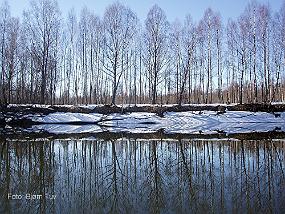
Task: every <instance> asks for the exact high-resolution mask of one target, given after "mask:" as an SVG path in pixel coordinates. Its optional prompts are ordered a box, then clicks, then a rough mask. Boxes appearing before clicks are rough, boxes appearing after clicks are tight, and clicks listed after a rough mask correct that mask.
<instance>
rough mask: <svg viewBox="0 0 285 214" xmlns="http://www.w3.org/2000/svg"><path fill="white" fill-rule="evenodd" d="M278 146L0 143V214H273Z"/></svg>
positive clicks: (283, 160)
mask: <svg viewBox="0 0 285 214" xmlns="http://www.w3.org/2000/svg"><path fill="white" fill-rule="evenodd" d="M284 144H285V141H283V140H242V141H239V140H221V139H216V140H215V139H213V140H198V139H196V140H194V139H182V140H175V139H153V140H144V139H127V138H123V139H114V140H110V141H104V140H100V139H98V140H94V139H92V140H91V139H89V140H88V139H76V140H48V139H36V140H27V141H20V140H17V139H14V140H11V139H10V140H8V139H2V140H1V142H0V149H1V150H0V152H1V153H0V167H1V170H0V181H1V186H0V194H1V200H0V213H6V212H7V213H12V212H16V213H30V212H31V213H36V212H41V213H54V212H56V211H60V212H61V213H71V212H83V211H84V212H88V213H90V212H92V213H109V212H111V213H147V212H148V213H186V212H187V213H189V212H203V213H204V212H206V213H207V212H216V213H221V212H224V213H226V212H234V213H240V212H266V213H268V212H277V213H278V212H281V211H282V210H285V191H284V190H285V177H284V176H285V173H284V165H285V157H284ZM8 193H12V194H18V195H23V199H21V200H11V199H8V197H7V196H8ZM25 194H34V195H43V196H44V195H47V197H42V198H41V199H37V200H26V199H24V196H25ZM51 195H56V199H55V200H51V199H50V198H49V197H48V196H51Z"/></svg>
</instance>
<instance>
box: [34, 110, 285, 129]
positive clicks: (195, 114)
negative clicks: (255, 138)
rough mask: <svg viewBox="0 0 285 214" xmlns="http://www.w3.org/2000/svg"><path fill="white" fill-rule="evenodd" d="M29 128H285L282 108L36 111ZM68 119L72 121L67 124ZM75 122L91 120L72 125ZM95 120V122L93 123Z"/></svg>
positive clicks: (284, 113)
mask: <svg viewBox="0 0 285 214" xmlns="http://www.w3.org/2000/svg"><path fill="white" fill-rule="evenodd" d="M32 120H33V121H36V122H40V123H42V124H41V125H34V126H33V127H32V129H31V130H33V131H38V130H43V131H47V132H49V133H55V134H60V133H98V132H103V131H110V132H129V133H150V132H156V131H159V130H164V132H165V133H183V134H199V133H200V134H213V133H249V132H267V131H273V130H278V131H285V112H282V113H275V114H271V113H266V112H245V111H227V112H226V113H224V114H217V112H215V111H202V112H200V111H191V112H166V113H165V114H164V116H163V117H159V116H157V115H156V114H154V113H146V112H136V113H128V114H117V113H116V114H110V115H102V114H97V113H92V114H83V113H52V114H49V115H46V116H39V115H35V116H33V117H32ZM68 123H71V124H68ZM74 123H90V124H85V125H77V124H76V125H74ZM92 123H94V124H92Z"/></svg>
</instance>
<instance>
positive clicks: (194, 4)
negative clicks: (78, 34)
mask: <svg viewBox="0 0 285 214" xmlns="http://www.w3.org/2000/svg"><path fill="white" fill-rule="evenodd" d="M0 1H1V2H3V1H4V0H0ZM7 1H8V3H9V5H10V7H11V13H12V16H17V17H21V16H22V12H23V10H24V9H27V8H28V7H29V6H30V0H7ZM283 1H284V0H271V1H269V0H258V2H260V3H264V4H270V6H271V9H272V11H278V10H279V8H280V7H281V5H282V2H283ZM113 2H115V1H114V0H104V1H102V0H101V1H100V0H58V4H59V8H60V10H61V12H62V15H63V18H65V17H66V16H67V13H68V11H69V10H70V9H71V8H74V9H75V11H76V12H77V14H80V10H81V9H82V8H83V7H84V6H87V8H89V9H90V10H92V11H94V12H95V14H97V15H99V16H102V15H103V14H104V11H105V8H106V6H108V5H110V4H111V3H113ZM119 2H121V3H123V4H124V5H126V6H128V7H130V8H131V9H132V10H133V11H134V12H135V13H136V14H137V16H138V17H139V19H140V21H141V22H143V21H144V20H145V18H146V15H147V13H148V11H149V9H150V8H151V7H152V6H153V5H154V4H158V5H159V6H160V7H161V8H162V9H163V10H164V11H165V13H166V15H167V18H168V20H169V21H170V22H172V21H174V20H175V19H176V18H178V19H180V20H181V21H182V20H183V19H184V17H185V16H186V14H191V16H192V17H193V19H194V21H198V20H199V19H200V18H201V17H202V16H203V13H204V11H205V9H206V8H208V7H211V8H212V9H213V10H215V11H219V12H220V14H221V16H222V18H223V19H224V21H225V20H227V19H228V18H236V17H238V16H239V15H240V14H241V13H242V11H243V10H244V8H245V6H246V5H247V3H249V2H250V0H120V1H119Z"/></svg>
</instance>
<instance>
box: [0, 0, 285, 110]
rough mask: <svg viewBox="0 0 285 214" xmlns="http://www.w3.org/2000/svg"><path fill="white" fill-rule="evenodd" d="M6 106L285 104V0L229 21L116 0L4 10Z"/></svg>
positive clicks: (0, 49)
mask: <svg viewBox="0 0 285 214" xmlns="http://www.w3.org/2000/svg"><path fill="white" fill-rule="evenodd" d="M0 66H1V68H0V77H1V78H0V104H1V105H7V104H12V103H13V104H25V103H29V104H33V103H39V104H50V105H54V104H73V105H78V104H112V105H116V104H179V105H181V104H193V103H202V104H211V103H271V102H284V99H285V97H284V95H285V73H284V72H285V1H284V2H283V5H282V7H281V8H280V9H279V11H272V10H271V8H270V4H261V3H259V2H256V1H251V2H250V3H249V4H248V5H245V8H244V11H243V12H242V14H240V16H239V17H237V18H236V19H229V20H226V21H224V19H223V18H222V14H220V13H219V11H214V10H212V9H211V8H208V9H206V10H205V11H204V14H203V16H202V18H201V20H199V21H197V22H196V21H193V19H192V18H191V14H189V15H187V16H186V17H185V19H184V20H178V19H176V20H175V21H174V22H172V23H171V22H169V21H168V19H167V16H166V14H165V12H164V11H163V9H161V8H160V7H159V6H158V5H154V6H153V7H151V8H150V9H149V12H148V14H147V16H146V19H145V20H139V18H138V17H137V15H136V14H135V13H134V12H133V11H132V9H130V8H129V7H128V6H127V5H123V4H121V3H119V2H114V3H113V4H111V5H109V6H108V7H107V8H106V9H105V12H104V15H103V16H102V17H99V16H97V15H96V14H95V13H94V12H93V11H92V10H91V9H89V8H87V7H84V8H83V9H82V10H81V12H80V13H79V15H77V12H76V11H75V10H74V9H72V10H70V11H69V13H68V15H67V17H62V14H61V11H60V8H59V7H58V3H57V1H56V0H32V1H31V4H30V7H29V8H28V9H27V10H26V11H23V16H22V17H12V16H11V12H10V7H9V4H8V3H7V2H6V1H5V2H3V3H2V5H1V8H0Z"/></svg>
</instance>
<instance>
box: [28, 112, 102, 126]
mask: <svg viewBox="0 0 285 214" xmlns="http://www.w3.org/2000/svg"><path fill="white" fill-rule="evenodd" d="M101 118H102V114H98V113H91V114H84V113H69V112H68V113H62V112H56V113H51V114H48V115H46V116H43V117H40V116H34V117H32V120H33V121H34V122H40V123H53V124H54V123H74V122H86V123H95V122H98V121H99V120H100V119H101Z"/></svg>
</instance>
